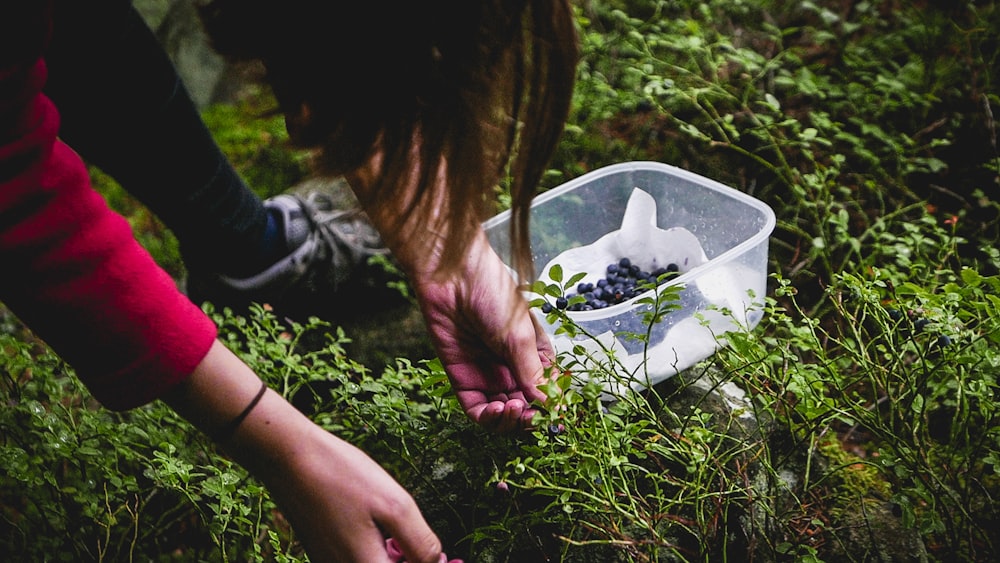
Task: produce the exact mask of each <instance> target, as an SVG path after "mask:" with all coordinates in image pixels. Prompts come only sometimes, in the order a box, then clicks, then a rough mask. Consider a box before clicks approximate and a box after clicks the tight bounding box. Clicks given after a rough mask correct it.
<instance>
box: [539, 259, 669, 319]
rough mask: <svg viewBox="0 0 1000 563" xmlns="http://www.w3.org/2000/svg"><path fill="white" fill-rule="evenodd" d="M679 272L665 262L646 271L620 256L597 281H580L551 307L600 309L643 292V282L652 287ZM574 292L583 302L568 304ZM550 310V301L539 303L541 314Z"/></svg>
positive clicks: (644, 289) (585, 309)
mask: <svg viewBox="0 0 1000 563" xmlns="http://www.w3.org/2000/svg"><path fill="white" fill-rule="evenodd" d="M679 275H680V272H679V271H678V267H677V264H667V265H666V267H662V268H656V269H655V270H653V271H646V270H643V269H642V268H641V267H639V266H638V265H637V264H633V263H632V260H630V259H629V258H622V259H621V260H619V261H618V262H614V263H611V264H608V267H607V275H606V276H605V277H604V278H602V279H600V280H598V281H597V283H590V282H580V283H579V284H578V285H577V286H576V292H575V293H573V292H570V293H567V294H566V295H564V296H561V297H558V298H556V302H555V308H556V309H565V310H567V311H593V310H595V309H604V308H605V307H610V306H612V305H617V304H619V303H622V302H624V301H628V300H629V299H632V298H633V297H635V296H637V295H639V294H641V293H643V292H645V291H647V290H648V289H649V287H643V284H652V285H654V286H655V285H657V284H659V283H663V282H665V281H668V280H672V279H673V278H675V277H677V276H679ZM661 277H662V279H661ZM576 295H580V296H583V298H584V300H585V301H584V302H582V303H580V302H577V303H573V304H572V305H571V304H570V303H569V301H570V299H571V298H572V297H574V296H576ZM552 310H553V305H552V304H551V303H548V302H546V303H545V304H543V305H542V312H543V313H550V312H552Z"/></svg>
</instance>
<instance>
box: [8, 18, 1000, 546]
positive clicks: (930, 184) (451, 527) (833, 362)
mask: <svg viewBox="0 0 1000 563" xmlns="http://www.w3.org/2000/svg"><path fill="white" fill-rule="evenodd" d="M998 18H1000V14H998V11H997V8H996V7H995V6H994V3H992V2H950V3H949V2H935V1H930V0H928V1H925V2H914V3H904V2H895V1H890V0H871V1H858V2H847V1H844V2H824V3H820V2H811V1H795V2H792V1H785V0H757V1H748V0H742V1H731V0H730V1H722V0H709V1H701V2H696V1H693V0H675V1H669V2H668V1H665V0H663V1H661V0H600V1H598V0H589V1H587V0H581V1H580V2H578V3H577V19H578V24H579V29H580V36H581V43H582V47H583V60H582V62H581V65H580V68H579V82H578V84H577V90H576V97H575V100H574V109H573V114H572V119H571V122H570V123H569V125H568V127H567V131H566V134H565V135H564V138H563V142H562V144H561V145H560V147H559V150H558V153H557V155H556V157H555V159H554V160H553V162H552V164H551V170H550V171H549V172H548V174H547V175H546V177H545V187H552V186H555V185H558V184H560V183H563V182H565V181H567V180H569V179H572V178H574V177H577V176H579V175H581V174H583V173H584V172H587V171H589V170H593V169H596V168H598V167H600V166H603V165H606V164H611V163H615V162H621V161H625V160H655V161H661V162H667V163H670V164H674V165H677V166H680V167H683V168H687V169H689V170H692V171H694V172H697V173H700V174H703V175H705V176H707V177H710V178H712V179H715V180H718V181H721V182H723V183H725V184H728V185H731V186H733V187H735V188H736V189H739V190H741V191H744V192H746V193H749V194H751V195H754V196H755V197H757V198H759V199H761V200H763V201H765V202H767V203H768V204H769V205H770V206H771V207H772V208H773V209H774V211H775V213H776V215H777V218H778V224H777V228H776V230H775V232H774V236H773V237H772V239H771V253H770V256H771V260H770V271H771V276H770V283H769V292H768V294H767V295H766V296H756V298H757V300H758V301H759V302H760V305H761V307H762V308H763V311H764V315H763V319H762V320H761V322H760V324H759V325H757V326H756V327H755V328H754V329H753V330H750V331H740V332H735V333H730V334H727V335H725V337H726V343H727V345H726V346H724V347H722V348H721V349H720V350H719V351H718V352H717V353H716V354H715V355H713V356H712V357H710V358H708V359H706V360H705V361H703V362H701V363H699V364H698V365H696V366H695V367H693V368H691V369H689V370H686V371H685V372H683V373H681V374H679V375H677V376H675V377H673V378H671V379H669V380H667V381H666V382H664V383H662V384H658V385H656V386H655V387H653V388H652V389H650V390H639V391H631V390H625V391H618V392H616V393H615V394H614V395H613V396H611V397H609V396H608V395H607V393H606V391H605V389H604V388H603V387H602V385H601V383H600V381H601V377H604V378H610V379H617V380H628V378H629V377H630V374H622V373H621V372H620V371H618V370H616V367H615V365H614V364H613V362H612V363H608V364H605V365H604V366H603V367H601V368H600V369H602V370H603V373H601V374H597V375H599V376H600V377H596V378H594V377H589V376H593V375H594V373H593V370H594V368H593V365H594V364H593V362H592V361H589V360H587V359H586V358H582V357H579V356H578V355H574V354H572V353H570V354H566V355H564V356H563V357H561V358H560V360H559V368H561V369H560V371H557V372H554V373H553V375H555V376H556V377H555V379H554V380H553V382H552V383H551V384H550V385H548V386H547V388H546V391H547V392H548V394H549V396H550V402H549V403H548V404H547V405H546V408H545V410H544V414H543V415H541V416H540V418H539V419H538V421H537V425H536V429H535V430H534V431H533V432H530V433H529V434H528V435H526V436H520V437H513V436H494V435H490V434H488V433H486V432H485V431H483V430H481V429H479V428H477V427H474V426H473V425H472V424H471V423H469V422H468V421H467V420H466V419H465V417H464V415H462V414H461V411H460V409H459V408H458V406H457V404H456V402H455V399H454V397H453V396H452V395H451V393H450V388H449V386H448V383H447V378H446V377H445V375H444V373H443V371H442V370H441V368H440V365H438V364H437V363H436V362H433V361H432V362H426V363H425V362H421V361H417V360H415V359H406V358H400V359H398V360H397V361H396V362H394V363H392V365H390V366H389V367H388V368H386V369H385V370H384V371H380V372H372V371H370V370H369V369H367V368H365V367H363V366H361V365H359V364H358V363H356V362H354V361H353V360H352V359H351V358H350V357H349V356H348V355H347V354H346V353H345V351H344V350H345V346H346V345H347V344H348V343H349V341H350V337H351V335H350V334H346V333H344V331H343V330H340V329H338V328H337V327H336V326H331V325H329V324H328V323H325V322H322V321H319V320H315V319H314V320H311V321H308V322H304V323H302V324H294V323H290V322H289V321H287V320H279V319H276V318H275V317H274V316H273V315H271V314H270V313H268V312H267V310H266V309H264V308H262V307H261V308H256V309H255V310H254V313H253V314H252V315H248V316H246V317H233V316H232V315H227V314H225V313H224V312H214V311H213V314H216V315H217V319H218V321H219V323H220V326H221V334H222V335H223V336H224V337H225V339H226V342H227V343H228V344H229V345H230V346H231V347H232V348H233V349H235V350H237V351H238V352H239V353H240V354H241V356H242V357H243V358H244V359H246V361H247V362H248V363H249V364H250V365H251V366H252V367H254V368H255V369H256V370H257V371H258V373H260V374H261V375H262V377H264V378H265V379H267V380H268V382H269V383H270V384H271V386H272V387H273V388H275V389H278V390H279V391H281V392H283V393H284V394H285V395H286V396H288V397H289V398H290V399H291V400H292V401H293V402H294V403H295V404H296V405H298V406H300V408H302V409H303V410H304V411H305V412H307V413H308V414H309V416H311V417H312V418H314V419H315V420H316V421H317V422H318V423H320V424H321V425H323V426H324V427H326V428H328V429H330V430H331V431H333V432H336V433H337V434H338V435H340V436H343V437H344V438H345V439H348V440H350V441H351V442H352V443H355V444H358V445H359V446H361V447H362V448H363V449H365V450H366V451H368V452H370V453H371V454H372V455H373V457H375V458H376V459H377V460H378V461H379V462H380V463H382V464H383V465H384V466H385V467H386V468H387V469H389V470H390V472H391V473H392V474H393V475H394V476H396V477H397V479H399V480H400V481H401V482H402V483H403V484H404V485H405V486H406V487H407V488H408V489H409V490H411V491H413V493H414V495H415V496H416V498H417V499H418V502H419V503H420V505H421V508H422V510H424V512H425V515H426V517H427V518H428V520H429V521H430V522H431V524H432V526H433V527H434V529H435V530H436V531H437V532H438V533H439V535H440V536H441V537H442V539H443V540H444V543H445V545H446V548H447V551H448V553H449V555H452V556H459V557H463V558H465V560H466V561H483V562H490V561H568V562H573V561H602V562H607V561H611V562H613V561H720V560H731V561H742V560H750V559H752V560H761V561H776V560H777V561H782V560H788V561H792V560H795V561H809V560H812V561H822V560H830V561H863V560H873V559H884V558H885V557H892V556H895V557H899V558H914V559H920V558H927V559H929V560H939V561H955V560H959V561H990V560H995V559H996V557H997V555H998V551H1000V537H998V535H997V532H996V529H997V526H996V523H997V521H998V516H1000V515H998V514H997V510H996V508H995V507H996V504H997V503H996V499H997V495H998V494H1000V430H998V429H1000V424H998V416H1000V412H998V403H997V398H996V391H997V379H996V374H997V371H998V368H1000V352H998V350H1000V347H998V344H1000V326H998V323H1000V320H998V319H1000V278H998V275H997V274H998V271H1000V251H998V250H997V239H998V235H997V229H998V210H1000V198H998V197H997V196H996V194H997V193H998V187H1000V186H998V183H1000V181H998V175H1000V152H998V149H997V140H996V127H995V121H994V112H995V110H996V109H997V107H998V105H1000V99H998V97H997V94H996V92H997V91H998V89H997V82H996V81H997V78H996V76H997V56H998V55H997V51H996V49H995V45H996V39H997V34H998V30H1000V22H998V21H997V20H998ZM251 107H252V108H258V107H261V106H259V105H252V106H251ZM233 111H234V110H233V109H232V108H225V109H219V110H215V113H213V114H212V115H211V116H210V123H211V124H212V126H213V129H214V130H215V131H217V132H218V135H219V138H220V139H222V140H223V141H225V142H224V145H225V146H226V147H227V152H231V154H233V155H234V160H237V161H239V162H238V163H239V164H240V165H241V166H242V165H243V164H246V166H247V168H241V170H245V174H246V175H247V176H248V177H250V178H253V179H254V184H255V187H257V189H259V190H261V193H262V194H271V193H274V192H275V191H280V190H281V189H283V186H284V185H285V184H284V183H285V182H291V181H294V178H297V177H298V176H297V175H298V174H300V171H301V169H300V166H301V165H302V163H303V160H302V159H301V155H292V154H284V153H280V151H279V148H278V147H279V145H280V141H281V134H280V132H276V131H275V129H274V123H270V122H269V123H261V121H260V120H258V119H255V118H253V117H252V116H253V115H256V114H257V113H258V112H256V111H251V112H250V113H251V117H245V116H244V117H240V114H239V113H233ZM227 140H228V141H227ZM227 143H231V144H227ZM257 143H260V145H256V144H257ZM254 146H258V147H261V148H260V150H261V151H264V152H263V153H262V152H259V151H258V150H255V149H254ZM276 151H277V152H276ZM262 154H263V155H265V156H261V155H262ZM255 155H256V156H255ZM274 163H279V164H280V165H279V166H275V165H274ZM276 172H281V173H280V174H278V175H277V177H276V176H275V175H274V173H276ZM95 174H96V172H95ZM99 183H100V184H101V186H102V191H103V192H104V193H106V194H108V196H109V199H111V200H112V202H113V203H114V204H115V206H116V207H118V208H119V209H122V210H123V211H124V212H125V213H126V214H128V215H129V216H130V218H131V219H132V224H133V227H134V228H135V229H136V231H137V233H138V236H139V237H140V240H142V241H143V242H144V244H146V245H147V247H149V248H151V249H152V250H153V253H154V255H155V256H156V257H157V259H158V260H160V261H161V263H164V264H167V265H172V266H169V269H170V270H171V271H172V273H173V272H180V271H181V270H182V265H180V264H179V257H178V256H177V253H176V249H175V248H174V247H173V246H172V243H171V242H170V239H169V237H168V236H166V235H164V234H163V232H162V227H160V226H158V225H156V223H155V220H151V219H149V218H144V217H143V216H142V215H141V214H139V213H138V212H136V211H135V210H136V209H137V208H136V207H134V205H133V204H132V203H131V202H128V200H127V197H126V196H124V195H123V194H121V193H120V192H118V191H115V190H116V188H115V187H114V186H113V185H111V184H112V183H111V182H110V181H108V182H105V181H103V180H101V181H100V182H99ZM258 184H259V185H258ZM164 241H165V242H164ZM543 292H544V290H543ZM535 306H540V303H535ZM664 306H669V299H667V300H666V301H665V302H664ZM737 313H738V312H737ZM0 321H2V323H3V324H2V326H3V331H2V333H0V348H2V354H0V393H2V399H3V401H4V405H5V406H4V409H2V410H0V428H2V432H0V467H3V468H4V471H3V474H2V476H0V514H2V517H0V549H2V550H3V552H4V553H5V554H6V555H9V556H10V557H12V558H13V559H14V560H25V561H36V560H53V561H60V560H61V561H123V560H140V559H141V560H155V561H170V560H179V561H200V560H226V561H245V560H269V561H271V560H273V561H299V560H303V559H304V555H303V553H302V551H301V549H300V548H299V546H298V544H297V543H296V542H295V536H294V532H293V531H292V530H290V529H289V528H288V526H287V525H286V524H285V522H284V520H283V519H282V517H281V514H280V511H278V510H277V509H276V507H274V506H273V504H272V503H271V501H270V500H269V497H268V495H267V493H266V491H264V490H263V489H261V488H260V487H259V485H257V484H256V483H255V482H254V481H253V480H252V479H250V478H248V477H247V475H246V474H245V472H243V471H242V470H241V469H240V468H239V467H238V466H235V465H233V464H231V463H229V462H228V461H227V460H226V459H225V457H223V456H221V455H220V454H219V452H217V451H215V449H214V447H213V446H212V445H211V444H210V442H208V441H207V440H206V439H204V438H203V437H201V436H199V435H197V434H196V433H195V432H193V431H192V430H191V428H190V427H189V426H187V425H186V424H185V423H183V422H182V421H181V420H180V419H178V418H177V416H176V415H175V414H173V413H172V411H170V410H169V409H167V408H166V407H165V406H163V405H161V404H159V403H154V404H151V405H148V406H146V407H143V408H140V409H136V410H134V411H130V412H128V413H124V414H116V413H111V412H108V411H106V410H104V409H102V408H100V407H99V406H98V405H95V404H94V403H93V402H92V400H91V399H89V396H88V395H87V393H86V391H85V389H82V388H81V387H80V385H79V383H78V382H77V380H76V379H75V378H74V376H73V375H72V371H71V370H70V369H69V368H68V367H67V366H66V365H65V364H63V363H62V362H61V361H60V360H59V359H58V358H56V357H54V356H53V355H52V354H51V353H50V352H49V351H48V350H47V349H46V348H45V346H44V344H42V343H39V342H37V341H35V340H34V339H33V338H32V337H31V335H30V334H29V333H27V332H25V331H24V330H23V329H22V328H20V327H19V325H18V324H17V322H16V319H13V318H12V317H11V316H10V315H9V314H4V315H3V316H2V317H0ZM570 326H571V325H570ZM640 336H641V335H640ZM581 366H587V369H586V370H584V369H581ZM562 369H565V372H563V371H562ZM588 370H589V371H588ZM584 372H586V373H587V374H588V375H589V376H588V377H584ZM719 397H725V398H726V399H725V400H721V399H720V398H719Z"/></svg>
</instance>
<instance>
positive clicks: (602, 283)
mask: <svg viewBox="0 0 1000 563" xmlns="http://www.w3.org/2000/svg"><path fill="white" fill-rule="evenodd" d="M607 286H608V279H607V278H604V279H600V280H597V287H607Z"/></svg>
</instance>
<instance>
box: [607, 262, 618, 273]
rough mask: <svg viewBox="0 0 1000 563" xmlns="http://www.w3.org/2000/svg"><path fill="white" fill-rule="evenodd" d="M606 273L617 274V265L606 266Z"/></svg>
mask: <svg viewBox="0 0 1000 563" xmlns="http://www.w3.org/2000/svg"><path fill="white" fill-rule="evenodd" d="M608 273H609V274H615V273H618V264H608Z"/></svg>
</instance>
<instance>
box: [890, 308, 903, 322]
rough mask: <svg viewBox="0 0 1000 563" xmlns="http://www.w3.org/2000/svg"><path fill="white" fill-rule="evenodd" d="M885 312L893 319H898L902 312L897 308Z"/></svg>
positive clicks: (901, 316) (900, 317)
mask: <svg viewBox="0 0 1000 563" xmlns="http://www.w3.org/2000/svg"><path fill="white" fill-rule="evenodd" d="M886 313H888V314H889V318H890V319H892V320H894V321H898V320H900V319H902V318H903V313H901V312H900V310H899V309H888V310H887V311H886Z"/></svg>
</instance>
